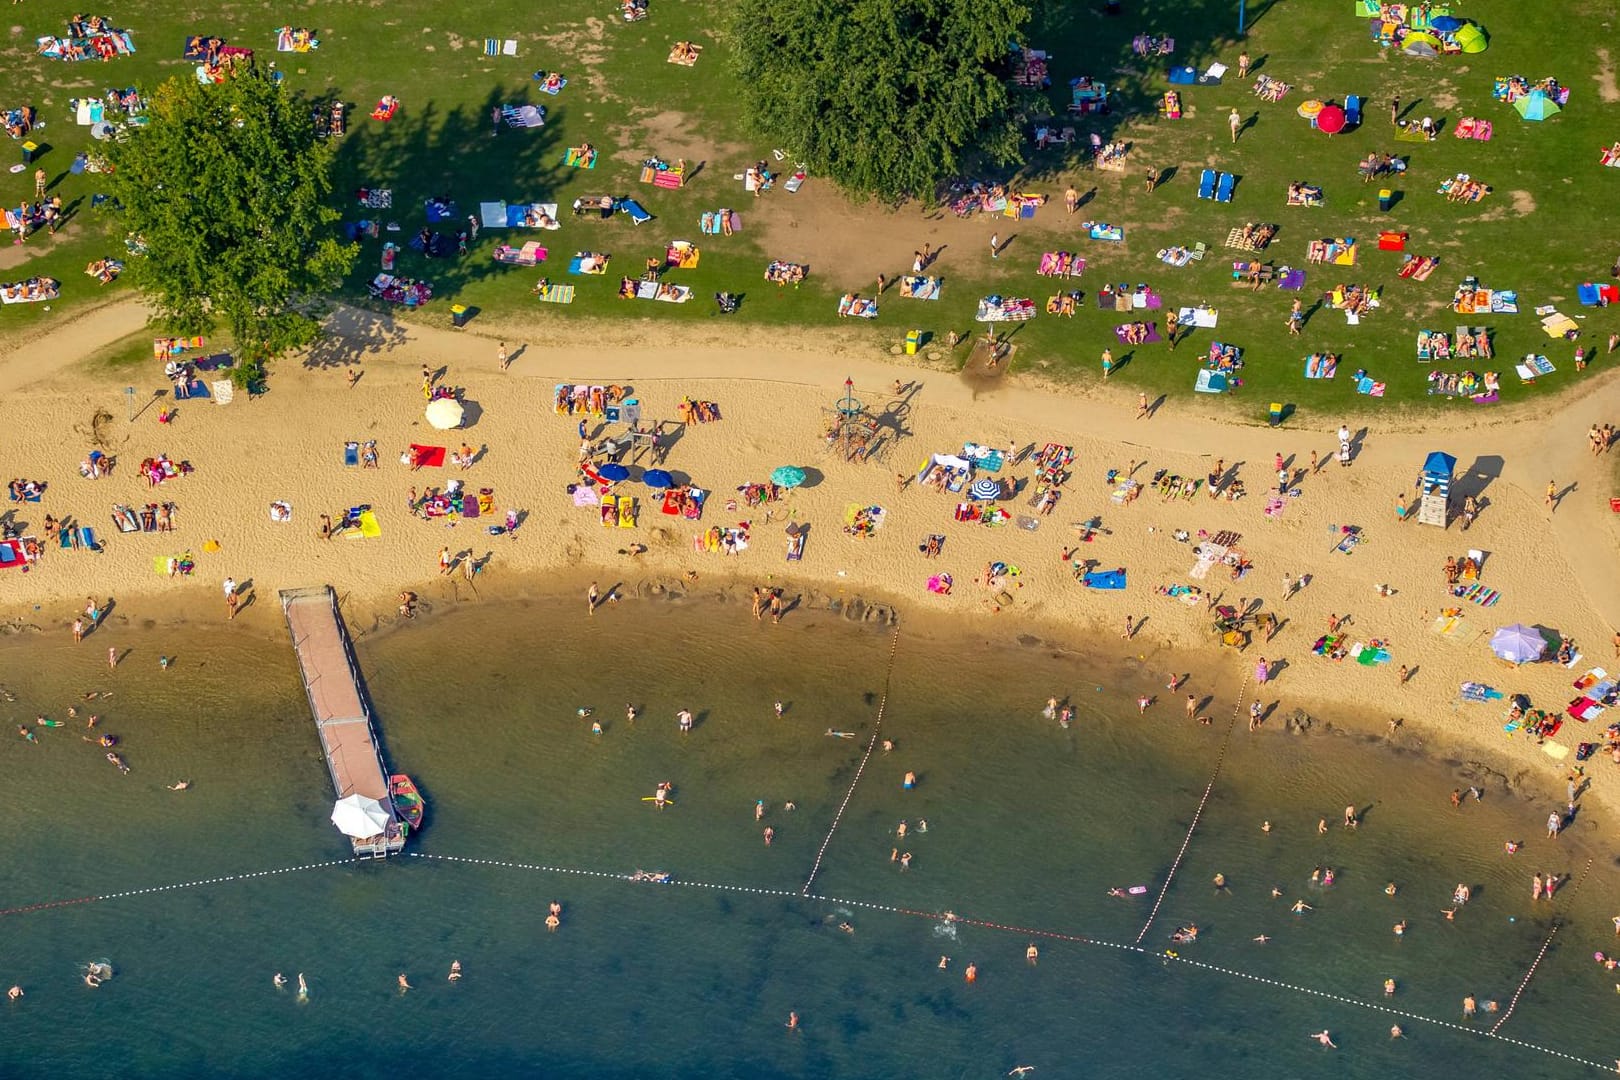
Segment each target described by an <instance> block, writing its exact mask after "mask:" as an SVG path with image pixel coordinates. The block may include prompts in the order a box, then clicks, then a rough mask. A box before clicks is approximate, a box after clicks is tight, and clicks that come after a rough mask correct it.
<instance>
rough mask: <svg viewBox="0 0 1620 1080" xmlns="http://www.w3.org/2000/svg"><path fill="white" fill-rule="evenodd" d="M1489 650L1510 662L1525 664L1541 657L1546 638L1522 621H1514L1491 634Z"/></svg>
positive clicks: (1545, 646) (1545, 648)
mask: <svg viewBox="0 0 1620 1080" xmlns="http://www.w3.org/2000/svg"><path fill="white" fill-rule="evenodd" d="M1491 651H1492V652H1493V653H1495V654H1496V655H1497V656H1500V657H1501V658H1502V659H1503V660H1506V661H1507V662H1508V663H1510V664H1527V663H1529V662H1530V661H1532V660H1540V659H1541V654H1542V653H1544V652H1546V651H1547V639H1546V638H1544V637H1542V636H1541V634H1540V633H1539V632H1537V631H1535V630H1532V629H1531V628H1530V627H1528V626H1526V625H1524V623H1514V624H1513V625H1512V626H1504V627H1502V629H1500V630H1498V631H1497V632H1496V633H1495V634H1492V635H1491Z"/></svg>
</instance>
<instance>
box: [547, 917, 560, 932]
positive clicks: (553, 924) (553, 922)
mask: <svg viewBox="0 0 1620 1080" xmlns="http://www.w3.org/2000/svg"><path fill="white" fill-rule="evenodd" d="M561 925H562V920H561V919H559V918H557V916H556V915H547V916H546V932H547V933H549V934H555V933H556V932H557V927H559V926H561Z"/></svg>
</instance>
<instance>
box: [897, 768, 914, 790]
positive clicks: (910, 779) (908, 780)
mask: <svg viewBox="0 0 1620 1080" xmlns="http://www.w3.org/2000/svg"><path fill="white" fill-rule="evenodd" d="M900 786H901V787H903V788H905V789H906V790H907V791H910V790H911V789H912V788H914V787H916V786H917V774H916V773H914V772H908V773H906V775H905V778H904V779H902V780H901V781H900Z"/></svg>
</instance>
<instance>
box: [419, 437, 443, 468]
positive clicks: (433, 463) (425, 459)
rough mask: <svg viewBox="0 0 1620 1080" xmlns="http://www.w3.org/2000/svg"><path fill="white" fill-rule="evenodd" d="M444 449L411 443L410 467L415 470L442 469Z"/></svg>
mask: <svg viewBox="0 0 1620 1080" xmlns="http://www.w3.org/2000/svg"><path fill="white" fill-rule="evenodd" d="M444 457H445V448H444V447H442V446H422V445H420V444H418V443H411V467H412V468H416V469H438V468H443V466H444Z"/></svg>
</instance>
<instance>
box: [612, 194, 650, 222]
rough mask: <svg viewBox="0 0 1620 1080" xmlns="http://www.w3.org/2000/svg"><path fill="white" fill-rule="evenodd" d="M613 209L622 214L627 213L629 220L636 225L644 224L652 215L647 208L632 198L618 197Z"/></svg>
mask: <svg viewBox="0 0 1620 1080" xmlns="http://www.w3.org/2000/svg"><path fill="white" fill-rule="evenodd" d="M614 209H616V210H618V211H619V212H620V213H622V214H629V215H630V220H631V221H633V222H635V223H636V224H637V225H642V224H645V223H646V222H649V221H651V220H652V219H653V216H652V215H651V214H649V213H648V212H647V208H646V207H644V206H642V205H641V204H640V203H638V202H636V200H634V199H620V200H619V201H618V203H617V204H616V205H615V207H614Z"/></svg>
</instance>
